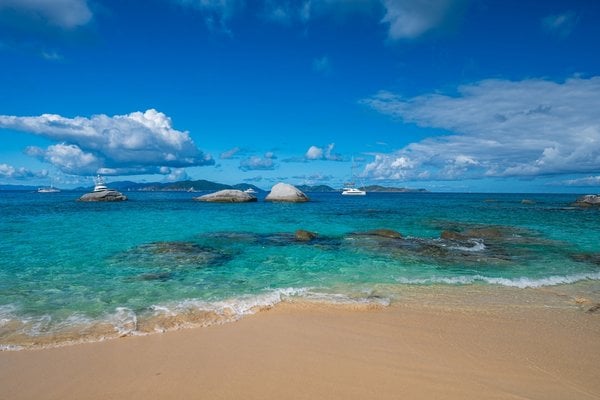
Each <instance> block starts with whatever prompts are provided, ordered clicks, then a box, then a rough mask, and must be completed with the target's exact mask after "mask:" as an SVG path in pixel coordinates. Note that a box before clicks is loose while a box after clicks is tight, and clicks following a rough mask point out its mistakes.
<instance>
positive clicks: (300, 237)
mask: <svg viewBox="0 0 600 400" xmlns="http://www.w3.org/2000/svg"><path fill="white" fill-rule="evenodd" d="M317 236H318V235H317V234H316V233H314V232H309V231H305V230H303V229H298V230H297V231H296V233H295V234H294V237H295V238H296V240H297V241H299V242H310V241H311V240H313V239H316V238H317Z"/></svg>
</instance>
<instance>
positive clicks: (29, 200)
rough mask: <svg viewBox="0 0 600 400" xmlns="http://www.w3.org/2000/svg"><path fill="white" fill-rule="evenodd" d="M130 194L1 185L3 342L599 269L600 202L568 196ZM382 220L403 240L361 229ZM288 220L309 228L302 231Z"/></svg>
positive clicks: (593, 275) (538, 281)
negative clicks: (235, 197)
mask: <svg viewBox="0 0 600 400" xmlns="http://www.w3.org/2000/svg"><path fill="white" fill-rule="evenodd" d="M126 194H127V195H128V196H129V201H127V202H122V203H82V202H77V201H75V199H77V198H78V197H79V196H80V195H81V193H75V192H61V193H50V194H39V193H29V192H0V237H1V239H2V240H0V347H1V348H13V347H14V348H17V347H19V346H31V345H36V344H52V343H60V342H65V341H78V340H92V339H94V340H95V339H98V338H102V337H112V336H115V335H120V334H131V333H135V332H150V331H155V330H156V331H161V330H164V329H171V328H174V327H178V326H184V325H186V324H193V325H198V324H200V325H202V324H210V323H215V322H222V321H224V320H230V319H235V318H237V317H239V316H240V315H243V314H245V313H248V312H251V311H252V309H253V308H254V307H257V306H263V305H269V304H273V303H276V302H278V301H280V300H281V299H282V298H287V297H290V296H291V297H307V298H319V299H322V300H324V301H357V302H360V301H365V302H368V301H376V302H388V301H393V300H394V294H395V293H398V292H399V291H400V292H401V290H402V287H404V286H405V285H439V284H442V285H506V286H514V287H522V288H524V287H538V286H544V285H557V284H564V283H572V282H577V281H581V280H600V241H599V240H598V237H600V235H598V233H599V229H598V226H599V225H598V223H599V222H600V210H597V209H586V210H584V209H578V208H575V207H570V206H569V205H570V203H572V202H573V201H574V200H575V199H576V197H577V196H576V195H566V194H565V195H556V194H540V195H531V194H527V195H520V194H441V193H397V194H391V193H390V194H384V193H369V194H368V195H367V196H365V197H345V196H341V195H340V194H339V193H310V194H309V196H310V197H311V200H312V201H311V202H309V203H304V204H281V203H265V202H262V201H260V200H259V202H257V203H247V204H211V203H201V202H195V201H192V197H193V195H197V194H191V193H185V192H173V193H169V192H130V193H126ZM262 197H263V196H259V199H262ZM524 199H527V200H530V202H528V203H527V204H524V203H523V202H522V200H524ZM531 203H532V204H531ZM382 228H385V229H392V230H395V231H397V232H399V233H401V234H402V236H403V238H401V239H399V238H387V237H381V236H377V235H373V234H365V233H368V232H369V231H372V230H375V229H382ZM298 229H303V230H308V231H311V232H314V233H316V234H317V235H318V236H317V238H316V239H314V240H312V241H310V242H302V241H298V240H296V239H295V238H294V232H295V231H296V230H298ZM444 231H447V232H451V233H450V234H448V233H446V234H445V237H448V239H440V236H441V235H442V232H444ZM452 235H453V236H452Z"/></svg>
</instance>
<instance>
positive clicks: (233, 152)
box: [219, 146, 242, 160]
mask: <svg viewBox="0 0 600 400" xmlns="http://www.w3.org/2000/svg"><path fill="white" fill-rule="evenodd" d="M241 150H242V149H240V148H239V147H237V146H236V147H234V148H232V149H229V150H227V151H224V152H222V153H221V155H220V156H219V158H220V159H221V160H228V159H230V158H233V156H235V155H236V154H237V153H239V152H240V151H241Z"/></svg>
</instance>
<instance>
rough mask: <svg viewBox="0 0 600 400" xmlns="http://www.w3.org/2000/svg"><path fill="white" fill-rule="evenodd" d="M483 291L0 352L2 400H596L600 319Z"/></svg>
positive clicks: (313, 308) (559, 298) (553, 298)
mask: <svg viewBox="0 0 600 400" xmlns="http://www.w3.org/2000/svg"><path fill="white" fill-rule="evenodd" d="M484 293H485V292H474V293H469V291H468V290H447V291H446V292H445V293H437V294H436V293H430V298H436V299H437V301H435V302H434V301H417V300H416V299H418V298H421V299H422V298H423V293H421V294H420V295H419V293H414V294H413V295H414V298H413V297H410V296H408V297H407V300H406V301H405V302H403V301H398V303H397V304H394V305H392V306H390V307H379V308H377V307H368V306H364V307H341V306H331V305H329V306H327V305H322V304H306V303H304V304H282V305H279V306H278V307H275V308H274V309H271V310H267V311H263V312H259V313H257V314H255V315H253V316H249V317H246V318H244V319H242V320H240V321H238V322H235V323H228V324H224V325H217V326H212V327H208V328H194V329H186V330H181V331H175V332H169V333H164V334H156V335H150V336H144V337H124V338H121V339H116V340H109V341H105V342H99V343H89V344H80V345H72V346H67V347H60V348H53V349H42V350H26V351H8V352H0V399H11V400H17V399H278V398H282V399H363V400H364V399H401V398H405V399H513V400H514V399H540V400H542V399H543V400H550V399H561V400H564V399H571V400H572V399H600V367H599V366H600V340H599V339H600V313H598V312H586V310H587V309H588V308H586V307H587V306H588V305H587V304H585V303H584V304H583V306H582V305H581V304H577V298H576V297H573V296H571V295H570V294H569V293H566V294H565V293H562V292H561V291H560V290H558V289H553V290H552V291H548V292H544V291H536V292H535V293H536V294H535V296H533V297H532V298H535V299H536V300H535V301H533V302H531V303H530V302H528V301H523V299H519V301H511V300H510V299H511V298H512V297H511V296H512V294H511V293H512V291H510V290H503V291H500V294H499V295H497V296H495V297H494V300H493V301H489V304H486V302H485V299H486V298H487V297H486V296H485V295H484ZM515 293H517V291H515ZM518 293H524V292H523V291H520V292H518ZM440 296H441V298H442V300H443V299H444V296H447V301H439V300H440ZM544 299H547V300H544ZM574 299H575V300H574ZM579 302H580V303H581V301H579ZM461 304H462V306H461ZM473 304H475V305H473Z"/></svg>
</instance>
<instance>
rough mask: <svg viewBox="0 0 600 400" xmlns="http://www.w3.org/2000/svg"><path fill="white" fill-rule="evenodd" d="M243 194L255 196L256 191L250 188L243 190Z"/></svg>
mask: <svg viewBox="0 0 600 400" xmlns="http://www.w3.org/2000/svg"><path fill="white" fill-rule="evenodd" d="M244 193H248V194H256V193H257V191H256V190H254V189H252V188H248V189H246V190H244Z"/></svg>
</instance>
